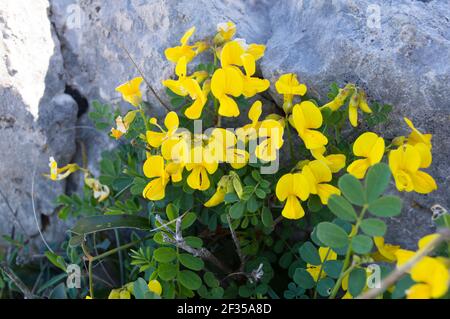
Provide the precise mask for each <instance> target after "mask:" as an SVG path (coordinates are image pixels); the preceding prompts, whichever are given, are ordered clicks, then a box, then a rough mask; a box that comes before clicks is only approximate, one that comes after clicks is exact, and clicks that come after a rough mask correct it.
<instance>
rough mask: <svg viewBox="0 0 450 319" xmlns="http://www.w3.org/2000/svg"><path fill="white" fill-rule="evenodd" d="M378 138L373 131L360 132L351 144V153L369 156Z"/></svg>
mask: <svg viewBox="0 0 450 319" xmlns="http://www.w3.org/2000/svg"><path fill="white" fill-rule="evenodd" d="M378 139H379V137H378V135H377V134H375V133H373V132H366V133H363V134H361V135H360V136H359V137H358V138H357V139H356V141H355V143H354V144H353V153H354V154H355V155H356V156H362V157H369V156H370V152H371V151H372V149H373V148H374V146H375V144H376V143H377V142H378ZM378 143H380V142H378Z"/></svg>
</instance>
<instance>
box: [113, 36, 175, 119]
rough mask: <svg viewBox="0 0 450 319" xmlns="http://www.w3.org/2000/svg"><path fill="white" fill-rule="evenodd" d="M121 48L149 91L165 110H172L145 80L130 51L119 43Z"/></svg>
mask: <svg viewBox="0 0 450 319" xmlns="http://www.w3.org/2000/svg"><path fill="white" fill-rule="evenodd" d="M119 45H120V46H121V47H122V49H123V50H124V51H125V52H126V54H127V56H128V58H129V59H130V60H131V62H132V63H133V65H134V67H135V68H136V69H137V70H138V72H139V74H140V75H141V76H142V78H143V79H144V81H145V83H146V84H147V86H148V88H149V89H150V91H152V93H153V95H154V96H155V97H156V98H157V99H158V101H159V103H161V105H162V106H164V108H165V109H166V110H167V112H170V111H172V110H171V109H170V107H168V106H167V105H166V104H165V103H164V102H163V100H162V99H161V98H160V97H159V95H158V94H157V93H156V91H155V89H154V88H153V87H152V86H151V84H150V82H149V81H147V79H146V78H145V75H144V73H143V72H142V70H141V68H140V67H139V66H138V65H137V63H136V61H134V59H133V57H132V56H131V54H130V52H129V51H128V50H127V48H125V46H123V45H122V44H119Z"/></svg>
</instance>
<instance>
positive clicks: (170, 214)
mask: <svg viewBox="0 0 450 319" xmlns="http://www.w3.org/2000/svg"><path fill="white" fill-rule="evenodd" d="M178 212H179V210H178V207H176V206H175V205H174V204H172V203H169V204H168V205H167V207H166V215H167V218H168V219H169V220H174V219H175V218H177V217H178Z"/></svg>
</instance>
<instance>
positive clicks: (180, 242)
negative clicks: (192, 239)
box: [156, 214, 231, 273]
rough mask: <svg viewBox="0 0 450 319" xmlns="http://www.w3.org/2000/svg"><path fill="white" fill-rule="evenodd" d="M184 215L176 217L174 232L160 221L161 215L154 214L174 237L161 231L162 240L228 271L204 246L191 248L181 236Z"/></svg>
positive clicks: (225, 271)
mask: <svg viewBox="0 0 450 319" xmlns="http://www.w3.org/2000/svg"><path fill="white" fill-rule="evenodd" d="M184 215H185V214H183V215H181V216H180V217H178V218H177V219H176V224H175V225H176V226H175V233H174V232H173V231H172V230H171V229H170V228H169V227H168V226H167V224H164V223H163V222H162V220H161V217H160V216H159V215H156V220H157V221H158V222H159V223H160V224H163V225H162V226H163V228H164V229H165V230H166V231H167V232H169V233H170V234H171V235H173V237H174V239H172V238H170V237H169V236H168V235H167V234H164V233H163V240H164V241H165V242H167V243H170V244H173V245H175V246H177V247H178V248H181V249H182V250H184V251H186V252H188V253H190V254H192V255H194V256H196V257H200V258H201V259H203V260H205V261H209V262H210V263H212V264H214V265H215V266H217V268H219V269H220V270H222V271H223V272H224V273H229V272H230V271H231V270H230V269H229V268H228V267H227V266H226V265H224V264H223V263H222V262H221V261H220V260H219V259H217V257H216V256H214V255H213V254H212V253H211V252H210V251H209V250H208V249H206V248H204V247H203V248H200V249H197V248H193V247H191V246H189V245H188V244H187V243H186V241H185V240H184V238H183V234H182V233H181V221H182V218H183V216H184Z"/></svg>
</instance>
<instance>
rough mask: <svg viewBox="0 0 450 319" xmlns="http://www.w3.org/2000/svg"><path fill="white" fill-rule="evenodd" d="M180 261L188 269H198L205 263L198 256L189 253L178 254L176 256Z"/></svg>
mask: <svg viewBox="0 0 450 319" xmlns="http://www.w3.org/2000/svg"><path fill="white" fill-rule="evenodd" d="M178 260H179V261H180V263H181V264H182V265H183V266H184V267H186V268H189V269H192V270H195V271H199V270H202V269H203V267H205V263H204V262H203V260H201V259H200V258H198V257H195V256H192V255H191V254H180V255H179V256H178Z"/></svg>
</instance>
